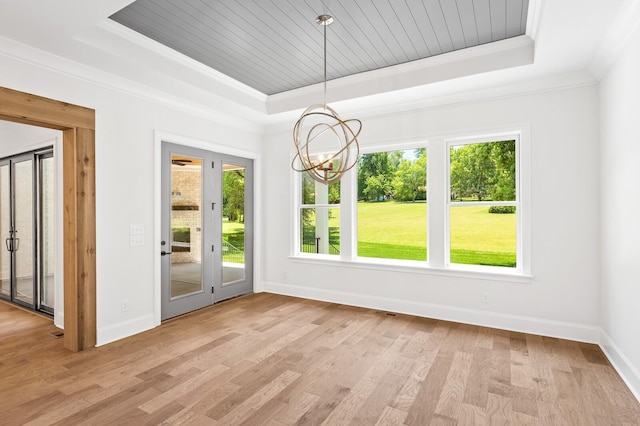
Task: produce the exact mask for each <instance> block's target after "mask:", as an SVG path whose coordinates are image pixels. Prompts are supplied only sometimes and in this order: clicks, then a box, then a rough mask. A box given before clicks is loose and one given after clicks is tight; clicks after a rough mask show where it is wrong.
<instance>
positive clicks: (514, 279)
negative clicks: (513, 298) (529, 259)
mask: <svg viewBox="0 0 640 426" xmlns="http://www.w3.org/2000/svg"><path fill="white" fill-rule="evenodd" d="M289 260H291V261H293V262H297V263H308V264H314V265H327V266H332V267H341V268H359V269H369V270H379V271H393V272H402V273H409V274H422V275H437V276H444V277H455V278H467V279H474V280H487V281H504V282H511V283H517V284H529V283H531V280H532V279H533V276H532V275H529V274H524V273H522V272H518V271H515V270H512V269H510V268H501V267H492V266H477V267H475V266H469V265H457V264H456V265H451V266H449V267H447V268H445V267H443V268H438V267H433V266H430V265H429V264H428V262H421V261H411V260H396V259H372V258H358V259H356V260H342V259H340V258H339V257H338V256H333V255H321V254H313V255H304V254H303V255H298V256H289Z"/></svg>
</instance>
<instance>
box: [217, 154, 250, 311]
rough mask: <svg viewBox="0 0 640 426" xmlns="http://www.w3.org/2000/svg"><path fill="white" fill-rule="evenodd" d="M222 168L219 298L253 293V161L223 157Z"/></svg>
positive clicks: (219, 215)
mask: <svg viewBox="0 0 640 426" xmlns="http://www.w3.org/2000/svg"><path fill="white" fill-rule="evenodd" d="M219 160H220V163H221V164H222V167H221V170H222V209H220V211H219V212H218V216H217V217H216V220H217V221H219V222H220V223H221V224H222V241H221V247H222V250H221V255H222V256H221V266H220V268H219V270H220V271H221V273H222V279H221V280H220V281H221V285H220V292H219V298H220V299H221V300H224V299H228V298H230V297H234V296H238V295H240V294H245V293H249V292H251V290H252V289H253V268H252V267H251V265H253V226H252V224H253V161H252V160H249V159H246V158H240V157H232V156H229V155H219Z"/></svg>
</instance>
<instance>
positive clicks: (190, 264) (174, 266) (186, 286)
mask: <svg viewBox="0 0 640 426" xmlns="http://www.w3.org/2000/svg"><path fill="white" fill-rule="evenodd" d="M202 183H203V182H202V159H200V158H193V157H187V156H184V155H172V156H171V252H172V255H171V298H172V299H173V298H178V297H182V296H186V295H189V294H193V293H197V292H201V291H202V289H203V283H202Z"/></svg>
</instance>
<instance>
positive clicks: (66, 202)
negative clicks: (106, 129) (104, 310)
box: [0, 87, 97, 352]
mask: <svg viewBox="0 0 640 426" xmlns="http://www.w3.org/2000/svg"><path fill="white" fill-rule="evenodd" d="M0 119H2V120H6V121H12V122H16V123H23V124H29V125H33V126H38V127H44V128H48V129H56V130H61V131H62V146H63V149H62V160H63V161H62V176H63V185H62V186H63V188H64V194H63V216H64V217H63V235H62V240H63V241H64V250H63V253H62V256H63V259H64V280H63V282H64V346H65V347H66V348H67V349H69V350H71V351H74V352H77V351H81V350H84V349H87V348H91V347H93V346H95V344H96V332H97V330H96V205H95V193H96V190H95V189H96V188H95V111H94V110H93V109H90V108H84V107H81V106H78V105H73V104H69V103H67V102H60V101H56V100H53V99H48V98H43V97H41V96H37V95H33V94H29V93H24V92H20V91H17V90H12V89H8V88H4V87H0Z"/></svg>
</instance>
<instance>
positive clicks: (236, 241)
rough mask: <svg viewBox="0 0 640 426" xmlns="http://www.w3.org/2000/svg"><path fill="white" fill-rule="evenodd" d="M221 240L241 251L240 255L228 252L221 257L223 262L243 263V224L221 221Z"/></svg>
mask: <svg viewBox="0 0 640 426" xmlns="http://www.w3.org/2000/svg"><path fill="white" fill-rule="evenodd" d="M222 239H223V241H226V242H228V243H229V244H231V245H232V246H234V247H236V248H237V249H238V250H241V251H242V253H241V254H240V253H235V252H229V253H228V254H227V253H225V254H224V255H223V256H222V257H223V259H222V260H223V261H224V262H233V263H244V223H239V222H229V221H228V220H226V219H225V220H223V221H222Z"/></svg>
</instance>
